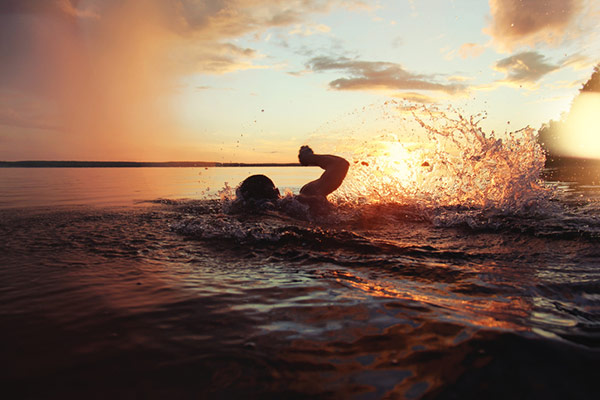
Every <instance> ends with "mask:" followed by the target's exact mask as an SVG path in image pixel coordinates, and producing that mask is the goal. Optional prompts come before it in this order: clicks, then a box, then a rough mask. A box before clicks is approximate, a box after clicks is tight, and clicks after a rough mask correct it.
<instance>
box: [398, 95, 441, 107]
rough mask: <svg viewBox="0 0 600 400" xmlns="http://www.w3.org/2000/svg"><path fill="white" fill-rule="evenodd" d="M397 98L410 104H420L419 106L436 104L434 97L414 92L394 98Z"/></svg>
mask: <svg viewBox="0 0 600 400" xmlns="http://www.w3.org/2000/svg"><path fill="white" fill-rule="evenodd" d="M394 97H397V98H400V99H403V100H406V101H409V102H412V103H421V104H433V103H436V102H437V99H436V98H434V97H430V96H427V95H425V94H422V93H416V92H406V93H399V94H397V95H396V96H394Z"/></svg>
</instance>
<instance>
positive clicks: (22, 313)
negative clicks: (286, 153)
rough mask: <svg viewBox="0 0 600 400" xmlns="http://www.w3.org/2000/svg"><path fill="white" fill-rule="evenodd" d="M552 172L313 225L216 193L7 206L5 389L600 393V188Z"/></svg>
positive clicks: (0, 250) (2, 302) (25, 392)
mask: <svg viewBox="0 0 600 400" xmlns="http://www.w3.org/2000/svg"><path fill="white" fill-rule="evenodd" d="M3 173H4V172H3ZM69 173H73V172H69ZM77 173H78V172H75V174H77ZM93 173H96V174H101V172H98V171H94V172H93ZM145 173H146V172H145ZM161 173H162V172H161ZM168 173H169V174H175V172H168ZM182 173H183V172H179V174H180V175H179V176H181V174H182ZM186 173H187V172H186ZM546 173H547V175H546V177H547V180H548V181H547V183H546V185H547V186H548V187H549V188H550V189H551V190H552V191H553V193H554V194H553V196H551V198H550V199H549V200H548V202H547V204H545V205H544V206H543V207H541V208H540V207H538V208H535V209H532V210H529V211H523V210H520V211H519V212H518V213H515V212H511V210H496V211H494V212H490V211H489V210H486V211H482V210H476V209H458V208H456V207H454V208H448V209H444V208H437V209H422V208H419V207H418V206H417V205H370V206H362V207H349V206H340V207H338V208H337V209H336V210H334V212H333V213H332V214H331V215H329V216H327V217H324V218H321V219H320V220H319V222H318V223H317V222H315V221H313V222H311V221H303V220H298V219H295V218H291V217H289V216H287V215H285V214H284V213H282V212H278V211H269V212H267V213H266V214H262V215H258V214H251V213H242V214H228V213H226V212H225V210H226V209H227V204H226V203H224V202H222V201H220V200H215V199H212V200H156V197H163V196H156V197H153V196H150V197H146V198H145V200H150V201H149V202H144V203H138V204H136V205H135V206H134V205H133V202H131V204H130V205H127V204H117V205H115V204H112V202H108V203H110V204H111V205H110V206H108V205H106V204H98V203H97V202H87V201H80V202H74V203H75V204H69V203H64V202H61V201H58V200H52V201H53V202H54V203H53V204H51V205H49V206H42V205H40V204H36V205H35V206H29V207H18V204H15V202H12V203H11V202H9V201H7V203H6V204H5V207H4V208H3V209H1V210H0V265H1V268H0V324H1V325H0V326H1V327H2V329H0V354H1V355H2V362H1V363H0V366H1V367H0V368H1V371H0V381H1V382H2V391H3V392H4V393H9V394H10V396H9V397H6V398H31V399H38V398H77V399H79V398H184V399H187V398H190V399H198V398H200V399H202V398H208V399H213V398H215V399H221V398H232V399H242V398H256V399H305V398H306V399H379V398H386V399H401V398H408V399H416V398H426V399H427V398H435V399H465V398H468V399H480V398H494V399H591V398H596V397H597V394H598V392H599V389H600V386H599V383H598V382H599V380H598V378H600V372H599V371H600V369H599V368H598V365H599V362H600V350H599V347H600V245H599V244H600V187H599V186H598V181H597V180H596V181H590V180H586V181H585V182H576V179H575V178H574V176H572V175H564V174H563V175H561V171H557V170H553V171H546ZM18 174H22V175H23V176H24V175H25V173H23V172H18ZM50 174H55V175H56V174H59V172H52V173H50ZM109 174H113V175H114V174H115V173H114V172H110V173H109ZM132 174H133V175H132V176H133V177H130V180H131V181H132V182H133V181H136V182H139V174H140V172H139V171H136V172H132ZM123 175H124V173H122V174H121V176H123ZM184 175H185V174H184ZM4 176H5V180H4V182H5V186H7V185H8V186H10V185H11V183H10V182H8V183H6V182H7V181H10V179H8V178H6V177H7V176H8V175H4ZM11 176H12V175H11ZM111 176H112V175H111ZM593 177H596V175H593ZM123 179H124V180H126V179H125V178H123ZM235 179H237V178H235ZM235 179H234V180H235ZM302 179H304V178H302ZM184 180H185V179H184ZM196 180H197V179H196ZM67 181H68V180H67ZM149 181H155V180H153V179H150V178H149ZM185 181H186V182H188V180H185ZM19 182H22V179H21V180H20V181H19ZM68 182H71V183H64V187H65V190H67V189H68V188H70V189H69V190H71V191H73V192H77V188H76V187H73V185H72V181H68ZM230 182H232V183H235V182H233V180H232V181H230ZM276 182H277V180H276ZM123 185H124V187H126V186H128V185H127V184H123ZM75 186H76V185H75ZM289 186H290V187H291V188H292V189H293V190H296V189H297V185H295V184H293V183H290V185H289ZM19 190H21V191H22V190H23V189H19ZM96 190H99V189H97V188H96ZM16 192H18V190H16V191H15V193H16ZM83 192H85V193H89V192H88V191H85V190H84V191H83ZM145 194H146V193H144V192H138V191H135V194H133V195H132V197H133V198H135V199H138V200H144V195H145ZM5 195H6V194H5ZM14 195H15V196H17V197H18V196H19V195H18V193H17V194H14ZM192 197H193V196H192ZM95 198H97V196H95ZM38 201H39V199H38ZM86 204H87V205H86ZM90 204H91V205H90Z"/></svg>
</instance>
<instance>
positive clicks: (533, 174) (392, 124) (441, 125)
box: [323, 101, 548, 214]
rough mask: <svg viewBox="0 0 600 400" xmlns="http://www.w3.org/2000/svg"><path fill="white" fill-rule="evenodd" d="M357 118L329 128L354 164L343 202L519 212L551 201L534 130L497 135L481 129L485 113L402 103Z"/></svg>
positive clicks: (343, 188)
mask: <svg viewBox="0 0 600 400" xmlns="http://www.w3.org/2000/svg"><path fill="white" fill-rule="evenodd" d="M351 117H353V118H357V119H358V120H359V121H357V120H352V118H351V119H350V120H352V122H351V123H349V124H348V123H347V122H346V124H347V129H343V128H341V129H340V128H339V127H337V128H336V129H331V126H327V127H324V128H323V129H331V131H332V132H333V134H330V136H329V139H328V140H329V141H330V143H333V142H335V141H337V144H336V146H335V149H334V151H337V152H338V153H341V154H343V155H344V156H346V157H347V158H348V159H349V160H350V161H351V165H352V166H351V168H350V171H349V173H348V176H347V178H346V180H345V181H344V184H343V185H342V186H341V187H340V189H338V191H336V192H335V193H334V194H333V196H332V199H333V200H334V201H336V202H337V203H339V204H354V205H359V204H373V203H376V204H377V203H396V204H417V205H419V206H422V207H424V208H429V209H431V208H440V207H444V208H449V207H454V208H456V207H460V208H466V209H478V210H494V211H497V212H498V211H499V212H508V213H511V214H514V213H519V212H522V211H527V210H529V209H531V208H532V207H534V206H535V205H538V204H539V203H540V202H541V201H544V199H546V198H547V192H548V190H547V189H546V188H544V186H543V185H542V181H541V178H540V175H541V172H542V170H543V167H544V161H545V156H544V153H543V150H542V148H541V147H540V145H539V144H538V143H537V141H536V132H535V130H534V129H532V128H529V127H526V128H523V129H519V130H516V131H513V132H504V133H502V134H501V135H496V133H495V132H493V131H492V132H491V133H486V132H485V131H484V130H483V129H482V127H481V126H480V125H481V122H482V120H484V119H485V118H486V115H485V114H478V115H474V116H464V115H463V114H462V113H461V112H459V111H457V110H455V109H452V108H446V109H443V110H442V109H440V108H438V107H433V106H416V105H413V104H410V103H406V102H396V101H388V102H385V103H384V104H383V105H377V106H371V107H367V108H364V109H362V110H361V111H359V112H357V113H356V114H355V115H352V116H351ZM357 122H358V123H357ZM342 124H344V123H343V122H342ZM336 132H337V133H336ZM342 132H343V134H344V135H345V137H344V138H343V140H341V138H340V137H339V136H340V134H342ZM340 143H342V144H340Z"/></svg>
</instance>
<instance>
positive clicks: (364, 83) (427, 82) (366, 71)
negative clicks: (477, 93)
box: [307, 57, 466, 94]
mask: <svg viewBox="0 0 600 400" xmlns="http://www.w3.org/2000/svg"><path fill="white" fill-rule="evenodd" d="M307 67H308V68H309V69H311V70H312V71H314V72H325V71H341V72H343V73H346V74H348V75H349V77H347V78H339V79H336V80H334V81H331V82H330V83H329V86H330V87H331V88H332V89H335V90H427V91H441V92H445V93H449V94H455V93H459V92H462V91H464V90H465V89H466V86H465V85H463V84H457V83H453V84H444V83H439V82H437V81H435V80H434V78H433V77H432V76H429V75H421V74H414V73H411V72H408V71H406V70H405V69H404V68H402V66H401V65H399V64H395V63H391V62H382V61H360V60H353V59H349V58H346V57H338V58H331V57H315V58H313V59H311V60H310V61H309V62H308V65H307Z"/></svg>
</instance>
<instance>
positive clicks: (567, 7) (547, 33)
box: [484, 0, 587, 52]
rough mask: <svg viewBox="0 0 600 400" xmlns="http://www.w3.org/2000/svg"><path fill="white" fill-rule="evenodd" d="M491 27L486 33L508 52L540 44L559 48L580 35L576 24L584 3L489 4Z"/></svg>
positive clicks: (515, 0) (503, 0) (494, 0)
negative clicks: (563, 42) (567, 39)
mask: <svg viewBox="0 0 600 400" xmlns="http://www.w3.org/2000/svg"><path fill="white" fill-rule="evenodd" d="M489 3H490V10H491V14H492V15H491V17H492V18H491V21H490V25H489V26H488V27H487V28H486V29H484V32H485V33H487V34H489V35H491V36H492V39H493V41H494V43H495V44H496V46H497V47H498V48H499V49H500V50H502V51H506V52H510V51H512V50H514V49H515V48H518V47H522V46H533V45H535V44H537V43H546V44H550V45H557V44H560V43H561V42H562V41H563V40H564V39H565V38H568V37H569V36H570V35H575V34H578V33H580V31H579V29H578V26H577V22H578V19H579V18H580V17H582V16H583V14H585V13H584V11H585V10H586V8H587V2H586V1H585V0H527V1H522V0H489Z"/></svg>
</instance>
